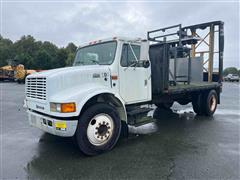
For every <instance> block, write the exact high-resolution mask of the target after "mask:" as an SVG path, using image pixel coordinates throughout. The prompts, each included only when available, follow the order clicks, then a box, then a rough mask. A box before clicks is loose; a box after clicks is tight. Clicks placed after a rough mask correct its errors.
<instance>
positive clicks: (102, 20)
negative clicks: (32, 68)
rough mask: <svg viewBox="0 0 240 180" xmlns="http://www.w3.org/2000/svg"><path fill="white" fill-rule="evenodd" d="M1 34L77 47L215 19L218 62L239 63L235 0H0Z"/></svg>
mask: <svg viewBox="0 0 240 180" xmlns="http://www.w3.org/2000/svg"><path fill="white" fill-rule="evenodd" d="M0 14H1V34H2V36H3V37H4V38H9V39H11V40H12V41H16V40H18V39H20V37H21V36H23V35H32V36H33V37H34V38H35V39H36V40H41V41H51V42H53V43H55V44H56V45H58V46H59V47H62V46H66V45H67V44H68V43H69V42H73V43H75V44H76V45H77V46H79V45H81V44H82V43H85V42H90V41H92V40H98V39H102V38H107V37H114V36H127V37H142V38H146V32H147V31H149V30H152V29H156V28H161V27H165V26H170V25H175V24H179V23H181V24H182V25H183V26H187V25H192V24H198V23H203V22H208V21H216V20H221V21H224V24H225V49H224V67H229V66H236V67H240V59H239V57H240V56H239V52H240V51H239V1H223V0H221V1H214V0H211V1H208V0H205V1H190V0H185V1H176V0H171V1H138V2H134V1H124V2H121V1H117V2H116V1H115V2H112V1H90V2H87V1H81V2H77V1H55V0H51V1H47V0H40V1H34V0H32V1H31V0H25V1H21V0H20V1H12V0H8V1H7V0H2V3H1V13H0Z"/></svg>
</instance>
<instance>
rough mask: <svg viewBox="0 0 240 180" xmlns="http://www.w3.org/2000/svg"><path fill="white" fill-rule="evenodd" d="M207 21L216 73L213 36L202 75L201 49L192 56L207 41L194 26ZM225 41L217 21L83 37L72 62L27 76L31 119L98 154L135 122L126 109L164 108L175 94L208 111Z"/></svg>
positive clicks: (218, 83)
mask: <svg viewBox="0 0 240 180" xmlns="http://www.w3.org/2000/svg"><path fill="white" fill-rule="evenodd" d="M206 28H210V31H213V30H214V28H217V29H218V32H219V37H218V43H219V44H218V47H219V51H218V53H219V58H218V65H219V73H218V74H217V75H216V74H213V73H212V67H213V66H212V63H213V59H214V58H213V54H214V46H213V45H214V42H215V41H214V40H212V38H210V41H211V43H210V46H211V47H210V48H209V63H210V64H211V66H209V67H210V69H209V72H207V76H205V75H204V72H203V69H204V66H203V62H202V61H203V56H196V51H195V50H196V47H197V45H198V44H199V43H201V42H203V41H205V39H201V38H199V36H197V35H196V30H198V29H201V30H203V29H206ZM215 30H216V29H215ZM215 30H214V32H215ZM169 31H170V33H169ZM189 33H190V34H189ZM211 33H212V32H211ZM176 37H177V38H176ZM223 44H224V35H223V22H221V21H214V22H208V23H203V24H197V25H193V26H186V27H182V25H181V24H179V25H175V26H171V27H166V28H161V29H157V30H153V31H149V32H148V33H147V39H140V38H136V39H133V38H123V37H113V38H109V39H105V40H97V41H93V42H90V43H86V44H84V45H83V46H82V47H79V48H78V50H77V53H76V57H75V61H74V64H73V67H67V68H60V69H54V70H49V71H45V72H40V73H35V74H32V75H29V76H27V78H26V88H25V92H26V99H25V107H26V108H27V113H28V119H29V123H30V125H32V126H34V127H37V128H40V129H42V130H43V131H45V132H48V133H51V134H54V135H57V136H64V137H72V136H74V137H76V141H77V144H78V146H79V149H80V150H81V151H82V152H83V153H84V154H86V155H97V154H100V153H103V152H106V151H109V150H111V149H112V148H113V147H114V146H115V144H116V143H117V141H118V139H119V137H120V134H121V133H123V132H127V129H128V125H136V124H137V120H136V118H132V117H136V115H138V114H144V113H147V112H149V111H150V110H152V109H151V108H146V107H142V105H152V104H155V105H156V106H157V107H158V108H167V109H169V108H170V107H171V106H172V104H173V103H174V102H178V103H180V104H182V105H184V104H188V103H192V105H193V110H194V111H195V113H196V114H197V115H203V116H212V115H213V114H214V112H215V110H216V108H217V104H219V103H220V93H221V91H222V67H223V46H224V45H223ZM206 77H207V78H206Z"/></svg>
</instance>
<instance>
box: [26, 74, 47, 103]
mask: <svg viewBox="0 0 240 180" xmlns="http://www.w3.org/2000/svg"><path fill="white" fill-rule="evenodd" d="M26 96H27V97H30V98H34V99H41V100H46V78H45V77H37V78H27V83H26Z"/></svg>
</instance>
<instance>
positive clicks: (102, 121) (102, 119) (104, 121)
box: [87, 113, 114, 146]
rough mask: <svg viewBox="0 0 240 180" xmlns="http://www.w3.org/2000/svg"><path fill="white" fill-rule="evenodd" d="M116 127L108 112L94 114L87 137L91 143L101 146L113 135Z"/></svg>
mask: <svg viewBox="0 0 240 180" xmlns="http://www.w3.org/2000/svg"><path fill="white" fill-rule="evenodd" d="M113 129H114V124H113V119H112V117H110V116H109V115H107V114H104V113H102V114H98V115H96V116H94V117H93V118H92V119H91V120H90V122H89V124H88V128H87V137H88V140H89V142H90V143H91V144H93V145H95V146H101V145H104V144H106V143H107V142H108V141H109V140H110V139H111V137H112V134H113Z"/></svg>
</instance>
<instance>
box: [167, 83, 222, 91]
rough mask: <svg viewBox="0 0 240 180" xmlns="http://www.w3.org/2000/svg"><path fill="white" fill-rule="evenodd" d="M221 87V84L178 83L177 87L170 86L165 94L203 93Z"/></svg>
mask: <svg viewBox="0 0 240 180" xmlns="http://www.w3.org/2000/svg"><path fill="white" fill-rule="evenodd" d="M218 87H220V84H219V83H216V82H211V83H209V82H197V83H196V82H195V83H194V82H192V83H190V84H184V83H178V84H177V85H175V86H169V88H168V90H167V91H166V92H165V93H168V94H179V93H183V92H192V91H201V90H206V89H214V88H218Z"/></svg>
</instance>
